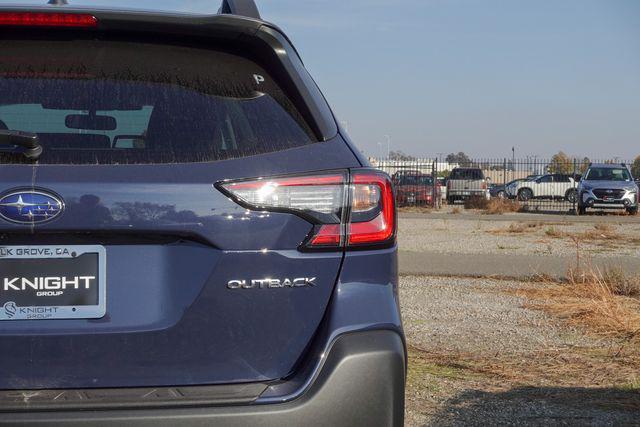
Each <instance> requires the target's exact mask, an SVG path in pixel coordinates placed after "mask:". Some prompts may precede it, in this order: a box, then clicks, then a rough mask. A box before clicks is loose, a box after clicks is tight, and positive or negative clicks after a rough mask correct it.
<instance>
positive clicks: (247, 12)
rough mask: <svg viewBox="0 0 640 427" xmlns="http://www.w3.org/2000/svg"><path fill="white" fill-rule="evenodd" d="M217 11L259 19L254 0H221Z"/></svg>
mask: <svg viewBox="0 0 640 427" xmlns="http://www.w3.org/2000/svg"><path fill="white" fill-rule="evenodd" d="M50 1H55V0H50ZM62 1H66V0H62ZM218 13H220V14H225V15H238V16H246V17H247V18H254V19H261V18H260V12H258V7H257V6H256V2H255V1H253V0H222V5H221V6H220V10H218Z"/></svg>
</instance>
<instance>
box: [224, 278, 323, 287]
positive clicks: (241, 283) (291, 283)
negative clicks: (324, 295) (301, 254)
mask: <svg viewBox="0 0 640 427" xmlns="http://www.w3.org/2000/svg"><path fill="white" fill-rule="evenodd" d="M315 280H316V278H315V277H298V278H296V279H283V280H280V279H252V280H229V283H227V288H228V289H278V288H309V287H313V286H315V285H316V282H315Z"/></svg>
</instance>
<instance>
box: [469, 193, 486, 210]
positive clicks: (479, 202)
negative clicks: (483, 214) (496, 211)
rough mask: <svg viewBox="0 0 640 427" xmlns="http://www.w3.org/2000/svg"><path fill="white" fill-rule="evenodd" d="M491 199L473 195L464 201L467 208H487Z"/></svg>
mask: <svg viewBox="0 0 640 427" xmlns="http://www.w3.org/2000/svg"><path fill="white" fill-rule="evenodd" d="M488 205H489V200H488V199H487V198H486V197H481V196H471V197H469V198H468V199H466V200H465V201H464V208H465V209H483V210H484V209H487V206H488Z"/></svg>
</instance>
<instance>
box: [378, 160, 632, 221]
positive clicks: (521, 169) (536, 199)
mask: <svg viewBox="0 0 640 427" xmlns="http://www.w3.org/2000/svg"><path fill="white" fill-rule="evenodd" d="M369 161H370V162H371V165H372V166H373V167H375V168H378V169H380V170H383V171H385V172H386V173H388V174H389V175H390V176H391V178H392V180H393V183H394V184H395V188H396V202H397V205H398V206H399V207H425V208H432V209H439V208H440V207H442V206H443V205H456V204H465V205H466V206H468V207H474V203H473V202H474V201H479V200H487V201H488V200H492V199H503V200H511V201H512V202H513V204H514V205H517V208H518V209H519V210H522V211H533V212H550V213H568V212H576V210H577V205H578V197H579V195H578V184H579V183H580V180H581V179H582V175H583V174H584V173H585V172H586V171H587V169H588V168H589V165H590V164H591V163H594V164H596V163H609V164H612V163H615V164H617V165H625V166H626V167H627V168H629V167H630V165H631V164H632V162H630V161H619V160H617V159H616V161H615V162H614V161H612V160H601V161H596V160H589V159H586V158H585V159H583V160H579V159H559V158H553V159H538V158H526V159H513V158H512V159H504V158H503V159H471V160H468V161H464V162H461V163H455V162H447V161H444V160H441V159H438V158H424V159H411V160H393V159H385V158H370V159H369ZM603 191H604V193H603V194H602V195H601V196H602V197H603V198H604V199H605V200H606V199H607V198H608V197H612V198H613V197H616V196H619V195H618V194H617V193H618V192H619V190H617V189H616V188H611V189H609V188H607V189H604V190H603ZM608 191H610V193H607V192H608ZM480 204H482V203H480ZM611 207H613V205H612V206H611ZM621 208H622V209H624V207H623V206H622V207H621Z"/></svg>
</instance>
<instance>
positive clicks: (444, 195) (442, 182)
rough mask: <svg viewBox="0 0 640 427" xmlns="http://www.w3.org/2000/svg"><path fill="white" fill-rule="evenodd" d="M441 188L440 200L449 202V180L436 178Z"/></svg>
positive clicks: (440, 177)
mask: <svg viewBox="0 0 640 427" xmlns="http://www.w3.org/2000/svg"><path fill="white" fill-rule="evenodd" d="M436 181H438V185H439V186H440V200H443V201H445V200H447V178H445V177H442V176H439V177H437V178H436Z"/></svg>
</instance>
